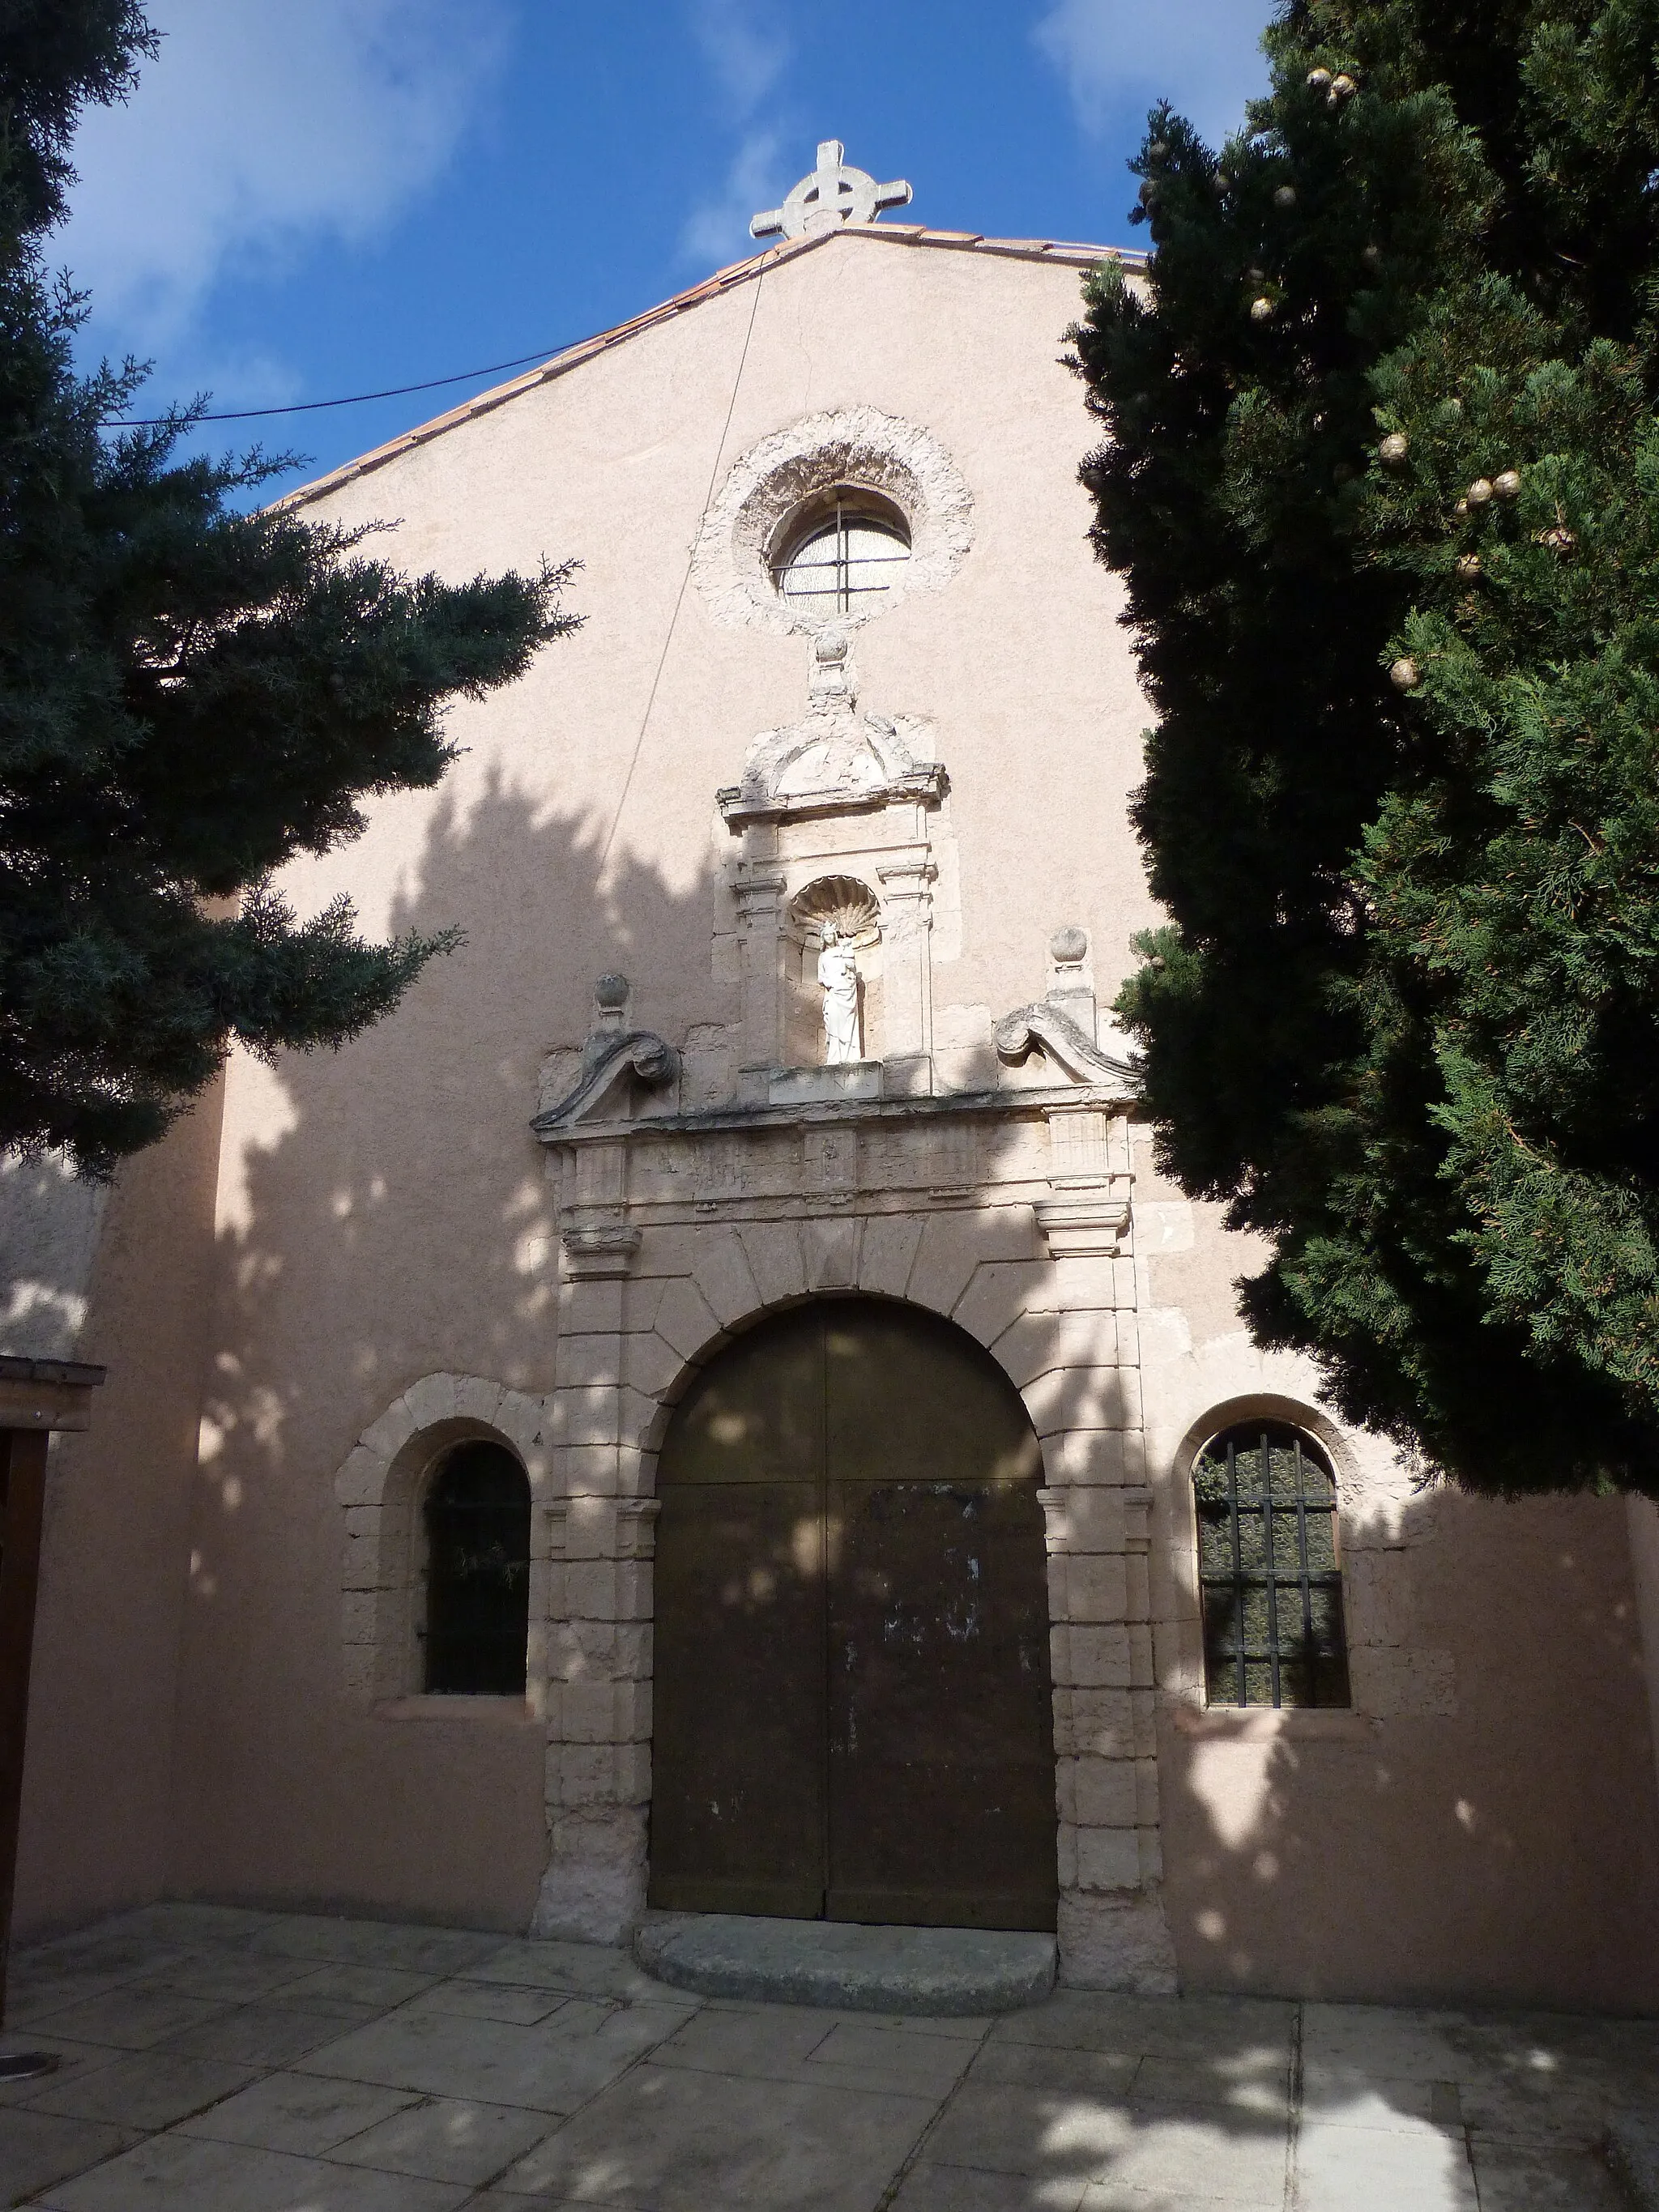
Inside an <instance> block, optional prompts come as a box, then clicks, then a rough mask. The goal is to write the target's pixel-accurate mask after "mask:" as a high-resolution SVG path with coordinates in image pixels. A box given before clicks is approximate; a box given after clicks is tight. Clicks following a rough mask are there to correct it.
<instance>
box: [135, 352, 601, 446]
mask: <svg viewBox="0 0 1659 2212" xmlns="http://www.w3.org/2000/svg"><path fill="white" fill-rule="evenodd" d="M567 343H569V342H568V341H567ZM564 350H565V347H564V346H543V347H541V348H540V349H538V351H537V352H535V353H521V354H520V356H518V358H517V360H515V361H493V362H490V363H489V366H488V367H487V368H463V369H461V370H459V371H458V372H457V374H455V375H453V376H434V377H429V378H428V380H427V381H426V382H425V383H424V384H396V385H393V386H392V388H391V390H390V391H387V392H352V393H351V394H350V395H349V398H344V399H296V400H295V402H294V403H293V404H292V405H291V406H288V407H239V408H235V409H233V410H229V411H228V412H226V413H224V414H214V415H197V416H194V417H193V418H192V420H193V421H195V422H254V421H256V420H257V419H258V418H259V417H260V416H266V415H313V414H315V413H316V412H317V411H318V410H319V408H324V407H361V406H362V404H364V402H365V401H366V400H370V399H402V398H405V397H406V396H407V395H408V394H409V393H410V392H436V391H437V390H438V389H439V388H440V386H443V385H446V384H471V381H472V380H473V378H474V377H475V376H499V375H500V374H501V371H502V370H503V369H504V368H528V367H529V366H530V364H531V363H532V362H538V361H551V360H552V359H553V357H554V356H555V355H556V354H560V353H562V352H563V351H564ZM176 419H177V418H176V417H175V416H171V415H111V416H107V417H106V428H109V429H112V430H165V429H166V428H167V425H168V424H169V423H170V422H174V421H175V420H176Z"/></svg>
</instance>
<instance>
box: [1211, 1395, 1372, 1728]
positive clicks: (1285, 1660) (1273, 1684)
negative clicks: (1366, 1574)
mask: <svg viewBox="0 0 1659 2212" xmlns="http://www.w3.org/2000/svg"><path fill="white" fill-rule="evenodd" d="M1193 1485H1194V1490H1195V1491H1196V1492H1197V1498H1198V1547H1199V1583H1200V1590H1201V1593H1202V1597H1203V1605H1204V1679H1205V1687H1206V1694H1207V1696H1208V1699H1209V1702H1210V1703H1211V1705H1346V1704H1347V1703H1348V1702H1349V1698H1348V1647H1347V1639H1346V1635H1345V1633H1344V1630H1343V1623H1342V1573H1341V1569H1340V1567H1339V1565H1337V1558H1336V1478H1335V1476H1334V1474H1332V1472H1331V1468H1330V1463H1329V1462H1328V1460H1327V1459H1326V1457H1325V1455H1324V1454H1323V1453H1322V1451H1321V1450H1320V1449H1319V1447H1318V1445H1317V1444H1316V1443H1314V1442H1313V1441H1312V1440H1311V1438H1310V1437H1304V1436H1303V1435H1302V1434H1300V1432H1299V1431H1297V1430H1295V1429H1293V1428H1290V1427H1287V1426H1285V1425H1281V1424H1275V1423H1271V1422H1268V1423H1263V1422H1253V1423H1251V1424H1249V1425H1248V1426H1245V1427H1241V1428H1235V1429H1228V1430H1227V1431H1225V1433H1224V1434H1223V1435H1221V1436H1218V1437H1216V1438H1215V1440H1214V1441H1213V1443H1208V1444H1206V1446H1205V1448H1204V1449H1203V1450H1202V1451H1201V1452H1200V1454H1199V1456H1198V1462H1197V1464H1196V1466H1195V1467H1194V1469H1193Z"/></svg>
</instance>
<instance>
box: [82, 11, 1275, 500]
mask: <svg viewBox="0 0 1659 2212" xmlns="http://www.w3.org/2000/svg"><path fill="white" fill-rule="evenodd" d="M1271 12H1272V7H1271V0H914V4H905V0H894V4H891V5H890V6H889V7H887V8H886V9H881V8H879V7H878V8H875V9H869V10H867V11H866V10H859V9H849V8H846V7H837V6H827V5H824V4H823V0H817V4H813V5H811V6H807V5H800V4H794V0H788V3H787V4H780V0H772V4H770V5H763V4H761V0H609V3H608V4H606V0H600V4H599V5H598V6H592V5H587V6H581V7H579V6H576V5H574V4H572V0H150V5H149V14H150V15H151V18H152V20H153V21H154V22H155V26H156V27H157V28H158V29H159V30H160V31H161V32H162V33H164V38H163V44H162V48H161V58H160V59H159V60H158V61H156V62H155V63H153V64H149V67H148V69H147V70H146V72H145V75H144V79H143V83H142V84H141V86H140V88H139V90H138V92H137V94H136V96H135V97H134V99H133V100H131V103H130V104H129V105H127V106H125V107H118V108H115V109H112V110H109V111H106V112H105V111H94V112H93V113H92V114H91V115H90V116H89V117H88V118H87V120H86V121H85V123H84V124H83V125H82V131H81V135H80V137H79V140H78V141H77V144H76V166H77V167H78V168H79V170H80V172H81V183H80V185H79V187H78V188H77V191H76V195H75V201H74V211H73V215H72V217H71V220H70V224H69V225H68V227H67V228H66V229H65V230H64V232H63V233H62V234H59V237H58V240H57V241H56V249H57V250H56V255H55V258H57V259H58V261H59V262H61V263H63V264H67V266H68V267H69V268H70V270H71V272H72V273H73V275H74V276H75V277H76V281H77V282H78V283H82V284H83V285H85V286H87V287H88V289H90V292H91V295H92V304H93V315H92V319H91V321H90V323H89V325H88V329H87V331H86V334H85V351H86V352H87V353H88V355H90V356H96V355H98V354H100V353H102V354H107V355H109V356H112V357H118V356H122V355H124V354H126V353H128V352H131V353H135V354H137V355H139V356H142V357H144V358H147V359H151V360H153V361H154V362H155V377H154V380H153V382H152V383H151V385H150V386H149V396H150V398H152V399H154V400H156V401H161V400H165V399H168V398H188V397H190V396H191V394H193V393H194V392H197V391H199V390H204V389H205V390H208V391H210V392H212V394H213V404H214V405H215V406H216V407H220V408H233V407H258V406H269V405H272V404H281V403H287V402H293V401H297V400H313V399H322V398H333V397H335V396H336V395H338V394H343V393H348V392H362V391H368V390H371V389H374V388H377V387H381V386H388V385H401V384H409V383H413V382H415V381H416V380H420V379H422V378H424V377H437V376H443V375H446V374H449V373H450V372H452V371H455V370H459V369H465V368H471V367H473V366H475V365H482V364H483V363H486V362H498V361H505V360H507V359H509V358H512V357H513V356H519V355H523V354H529V353H532V352H538V351H544V352H551V351H553V350H555V349H556V348H557V347H558V346H559V345H561V344H564V343H570V342H572V341H574V340H575V339H577V338H580V337H586V336H587V335H588V334H590V333H591V332H592V331H599V330H602V329H604V328H605V327H606V326H607V325H611V324H613V323H617V322H621V321H623V320H625V319H627V318H628V317H629V316H630V315H634V314H637V313H640V312H641V311H642V310H643V309H645V308H647V307H650V306H652V305H653V303H654V302H655V301H659V300H661V299H665V298H666V297H667V296H669V295H671V293H673V292H676V291H678V290H679V289H681V288H682V287H684V285H686V284H689V283H695V282H696V280H697V279H698V278H699V277H701V276H705V275H707V274H708V272H709V271H710V270H713V269H715V268H717V267H719V266H720V265H721V264H723V263H725V262H728V261H732V260H736V259H738V258H740V257H741V256H742V255H744V253H745V252H752V251H753V250H755V249H754V248H753V246H752V245H751V243H750V240H749V239H748V236H747V228H746V227H747V223H748V219H749V216H750V215H751V214H752V213H753V212H754V211H755V210H757V209H758V208H763V207H772V206H775V205H776V204H778V202H779V201H780V200H781V198H782V197H783V195H784V193H785V192H786V191H787V189H788V188H789V186H790V185H792V184H793V182H794V181H795V179H796V178H798V177H799V176H800V175H801V174H802V173H804V172H805V171H806V170H808V169H810V168H811V167H812V160H813V149H814V148H815V146H816V144H817V141H818V140H819V139H820V138H825V137H839V138H841V139H842V140H844V141H845V143H846V145H847V151H848V160H849V161H854V162H856V163H857V164H858V165H859V166H860V167H864V168H868V169H872V170H874V171H875V172H876V173H878V176H879V177H880V178H881V179H883V180H885V179H888V178H890V177H907V178H908V179H909V180H910V182H911V183H912V184H913V185H914V186H915V202H914V204H913V205H912V206H911V207H910V208H909V209H908V210H906V211H905V212H904V214H903V215H902V216H900V217H899V218H898V219H899V220H908V221H915V222H929V223H934V224H938V225H939V226H941V227H945V228H952V229H966V230H977V231H983V232H987V233H990V234H999V235H1004V236H1018V237H1032V236H1041V237H1050V238H1066V239H1083V240H1096V241H1098V242H1101V243H1121V244H1131V243H1138V242H1139V234H1136V233H1134V232H1133V231H1132V230H1131V228H1130V227H1129V224H1128V222H1127V210H1128V208H1129V205H1130V203H1131V200H1132V198H1133V185H1132V184H1131V181H1130V179H1128V177H1127V174H1126V173H1125V170H1124V167H1123V164H1124V161H1125V158H1126V156H1127V154H1128V153H1129V152H1130V151H1131V149H1133V145H1134V144H1135V143H1136V142H1137V140H1138V139H1139V135H1140V130H1141V125H1142V122H1143V120H1144V117H1145V114H1146V108H1147V106H1148V105H1149V104H1150V103H1151V101H1152V100H1153V99H1154V98H1156V97H1157V96H1158V95H1159V94H1168V95H1169V96H1170V98H1171V99H1172V100H1175V101H1176V104H1177V105H1178V106H1182V107H1183V108H1184V109H1185V111H1186V112H1188V113H1189V114H1190V115H1192V116H1193V118H1194V120H1195V121H1197V122H1199V123H1200V125H1202V126H1204V127H1205V128H1206V130H1207V131H1209V132H1210V134H1211V135H1212V137H1220V136H1221V135H1222V134H1223V133H1225V131H1226V130H1227V129H1228V128H1229V127H1230V126H1231V125H1233V124H1235V123H1237V120H1238V119H1239V118H1240V115H1241V112H1242V110H1243V103H1244V101H1245V100H1246V99H1248V98H1249V96H1250V95H1251V94H1253V93H1254V92H1255V91H1257V90H1259V89H1260V88H1261V85H1262V83H1263V82H1265V78H1264V73H1263V70H1262V65H1261V58H1260V56H1259V54H1258V53H1257V52H1256V40H1257V38H1258V36H1259V34H1260V32H1261V27H1262V25H1263V24H1264V23H1265V21H1267V17H1268V16H1269V15H1270V14H1271ZM492 381H495V379H493V378H490V377H483V378H480V379H478V380H477V381H476V382H475V383H474V384H472V385H471V386H469V385H466V384H458V385H456V386H453V387H452V388H450V389H449V390H447V391H443V392H433V393H428V394H425V395H422V396H418V397H414V398H401V399H394V400H385V401H380V402H376V403H374V404H370V405H367V406H359V407H351V408H343V409H340V410H337V411H334V412H331V413H325V414H313V415H301V416H292V417H287V418H284V417H281V416H278V417H276V418H275V419H274V420H273V421H271V422H268V423H266V422H261V423H248V424H225V425H222V426H221V427H220V428H217V429H216V430H212V431H210V432H209V433H206V434H204V435H205V436H206V438H207V441H208V442H210V443H212V444H213V445H215V446H218V445H220V444H234V445H237V446H238V447H240V446H241V445H242V444H245V443H246V442H248V441H251V440H252V439H253V438H255V437H258V438H259V439H261V440H263V441H264V442H265V443H266V444H267V445H270V446H283V447H297V448H299V449H301V450H302V451H303V452H304V453H306V454H307V455H308V456H309V457H310V465H309V467H308V469H307V471H306V472H307V473H310V472H311V471H313V470H317V469H322V468H326V467H329V466H331V465H333V464H334V463H336V462H337V461H341V460H344V459H348V458H349V456H350V455H351V454H353V453H360V452H362V451H363V450H364V449H365V448H367V447H370V446H373V445H375V444H378V443H379V442H380V441H382V440H384V439H386V438H388V437H391V436H393V435H396V433H397V432H398V431H399V430H402V429H404V428H408V427H409V426H410V424H411V423H415V422H422V421H423V420H425V419H426V418H427V417H428V416H432V415H434V414H436V413H439V412H441V410H442V409H443V408H445V407H447V406H450V405H453V404H455V403H456V401H457V400H459V399H460V398H465V396H466V394H467V392H468V391H469V390H477V389H482V388H483V386H485V385H487V384H488V383H489V382H492Z"/></svg>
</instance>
